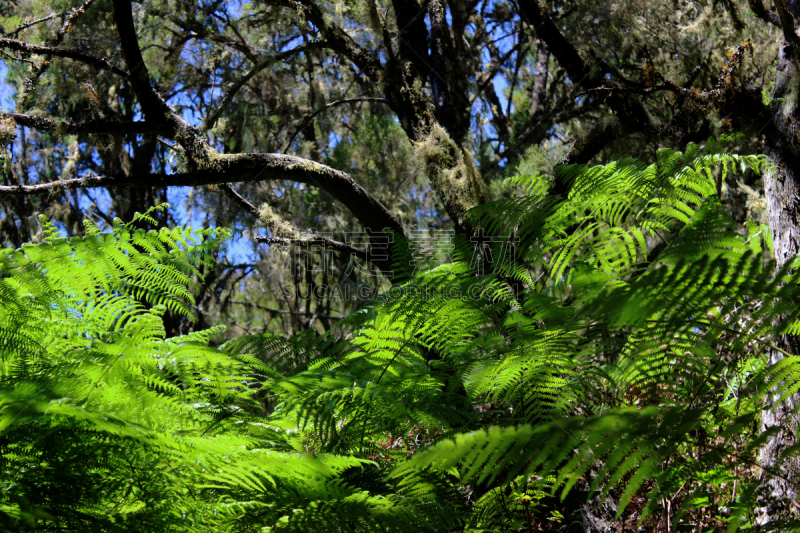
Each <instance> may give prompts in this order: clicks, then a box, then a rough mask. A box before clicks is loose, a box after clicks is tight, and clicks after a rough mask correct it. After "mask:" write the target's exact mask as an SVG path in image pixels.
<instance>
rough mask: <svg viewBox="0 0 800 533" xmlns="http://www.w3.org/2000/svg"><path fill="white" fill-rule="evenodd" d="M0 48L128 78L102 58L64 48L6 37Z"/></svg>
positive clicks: (0, 39)
mask: <svg viewBox="0 0 800 533" xmlns="http://www.w3.org/2000/svg"><path fill="white" fill-rule="evenodd" d="M0 48H8V49H9V50H14V51H17V52H23V53H27V54H34V55H39V56H49V57H63V58H65V59H73V60H75V61H79V62H81V63H85V64H87V65H91V66H93V67H95V68H98V69H100V70H110V71H111V72H113V73H114V74H118V75H120V76H124V77H125V78H129V77H130V74H128V73H127V72H125V71H124V70H122V69H121V68H118V67H116V66H114V65H113V64H112V63H111V62H110V61H109V60H108V59H106V58H104V57H95V56H92V55H89V54H85V53H83V52H79V51H78V50H68V49H66V48H56V47H53V46H40V45H36V44H28V43H26V42H24V41H17V40H15V39H8V38H6V37H0Z"/></svg>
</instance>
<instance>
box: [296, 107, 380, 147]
mask: <svg viewBox="0 0 800 533" xmlns="http://www.w3.org/2000/svg"><path fill="white" fill-rule="evenodd" d="M356 102H382V103H386V102H387V100H386V98H380V97H377V96H363V97H359V98H342V99H341V100H336V101H333V102H331V103H329V104H327V105H326V106H325V107H321V108H319V109H317V110H316V111H314V112H313V113H311V114H310V115H307V116H306V117H305V118H304V119H303V122H302V123H301V124H300V127H299V128H297V130H296V131H295V132H294V133H293V134H292V136H291V137H289V142H287V143H286V146H285V147H284V148H283V151H284V152H288V151H289V148H290V147H291V146H292V143H293V142H294V140H295V138H296V137H297V136H298V135H299V134H300V132H301V131H303V130H304V129H306V127H307V126H308V125H309V123H310V122H311V121H312V120H313V119H314V117H316V116H317V115H319V114H320V113H322V112H323V111H326V110H328V109H330V108H332V107H336V106H340V105H342V104H352V103H356Z"/></svg>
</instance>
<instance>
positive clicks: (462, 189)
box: [414, 124, 488, 224]
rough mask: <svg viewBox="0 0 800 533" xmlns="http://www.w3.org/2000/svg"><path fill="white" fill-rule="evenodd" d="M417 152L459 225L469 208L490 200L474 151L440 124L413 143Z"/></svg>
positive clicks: (449, 211)
mask: <svg viewBox="0 0 800 533" xmlns="http://www.w3.org/2000/svg"><path fill="white" fill-rule="evenodd" d="M414 154H415V156H416V157H417V159H418V160H419V161H420V163H421V164H422V165H423V168H424V169H425V172H426V173H427V175H428V178H430V180H431V183H432V184H433V188H434V189H436V192H437V193H438V194H439V197H440V198H441V199H442V202H444V204H445V207H446V209H447V211H448V214H450V216H451V217H455V218H456V219H457V220H456V221H455V222H456V223H457V224H458V223H460V219H461V217H462V215H463V214H464V213H465V212H466V211H467V210H469V209H472V208H473V207H475V206H477V205H480V204H483V203H485V202H486V201H487V200H488V194H487V192H486V188H485V186H484V184H483V179H482V178H481V175H480V173H479V172H478V170H477V169H476V168H475V165H474V164H473V162H472V154H470V153H469V151H468V150H467V149H465V148H464V147H462V146H458V145H457V144H456V143H455V142H454V141H453V139H451V138H450V135H448V134H447V131H445V129H444V128H442V127H441V126H440V125H439V124H434V125H433V127H432V128H431V132H430V134H428V136H427V137H426V138H425V139H424V140H422V141H420V142H418V143H416V144H415V145H414Z"/></svg>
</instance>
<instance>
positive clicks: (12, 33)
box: [6, 13, 61, 37]
mask: <svg viewBox="0 0 800 533" xmlns="http://www.w3.org/2000/svg"><path fill="white" fill-rule="evenodd" d="M60 15H61V13H50V14H49V15H47V16H46V17H42V18H38V19H36V20H32V21H30V22H25V23H23V24H20V26H19V28H17V29H16V30H13V31H10V32H8V33H7V34H6V35H7V36H8V37H14V36H15V35H16V34H18V33H19V32H21V31H22V30H26V29H28V28H30V27H31V26H35V25H37V24H41V23H42V22H47V21H48V20H52V19H54V18H56V17H58V16H60Z"/></svg>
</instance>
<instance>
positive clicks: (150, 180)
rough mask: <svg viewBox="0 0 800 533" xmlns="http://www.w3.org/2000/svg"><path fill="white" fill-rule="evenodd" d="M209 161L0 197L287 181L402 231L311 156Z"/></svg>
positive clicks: (376, 227)
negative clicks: (311, 188) (178, 170)
mask: <svg viewBox="0 0 800 533" xmlns="http://www.w3.org/2000/svg"><path fill="white" fill-rule="evenodd" d="M211 166H212V167H213V168H207V169H203V170H197V171H191V172H184V173H175V174H132V175H130V176H126V175H124V174H121V175H116V176H98V175H96V174H90V175H88V176H85V177H83V178H76V179H71V180H63V181H53V182H50V183H40V184H36V185H19V186H14V185H9V186H0V197H2V196H8V195H35V194H47V193H50V192H55V191H61V190H69V189H77V188H98V187H119V186H129V187H159V188H161V187H184V186H198V185H212V184H214V185H215V184H220V183H246V182H255V181H267V180H289V181H294V182H297V183H304V184H307V185H312V186H315V187H319V188H320V189H322V190H324V191H325V192H327V193H328V194H330V195H331V196H332V197H333V198H334V199H336V200H338V201H340V202H341V203H342V204H344V206H345V207H347V208H348V209H349V210H350V212H351V213H353V215H354V216H355V217H356V218H357V219H358V220H359V222H361V224H362V225H363V226H364V228H365V229H367V230H372V231H374V232H382V231H383V228H386V227H388V228H391V230H392V231H394V232H396V233H398V234H399V235H404V234H405V233H404V231H403V226H402V224H400V221H399V220H397V219H396V218H395V217H394V215H392V214H391V213H390V212H389V210H388V209H386V207H384V206H383V204H381V203H380V202H379V201H378V200H377V199H376V198H375V197H373V196H372V195H371V194H369V192H367V191H366V190H365V189H364V188H363V187H361V186H360V185H359V184H358V183H356V182H355V181H354V180H353V179H352V178H351V177H350V176H349V175H348V174H346V173H344V172H340V171H338V170H335V169H332V168H330V167H327V166H325V165H321V164H319V163H316V162H314V161H309V160H308V159H302V158H300V157H294V156H290V155H284V154H236V155H228V154H216V155H215V156H214V159H213V161H212V163H211Z"/></svg>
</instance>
